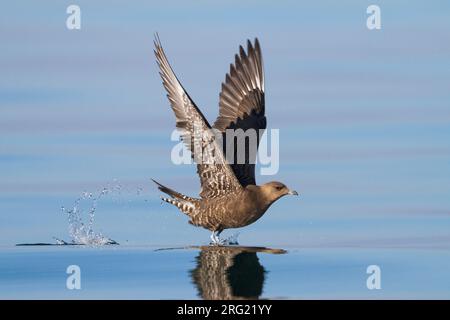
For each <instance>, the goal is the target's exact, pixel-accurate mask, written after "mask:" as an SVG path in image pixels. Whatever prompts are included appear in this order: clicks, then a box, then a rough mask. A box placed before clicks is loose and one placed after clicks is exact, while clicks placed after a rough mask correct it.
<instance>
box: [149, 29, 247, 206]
mask: <svg viewBox="0 0 450 320" xmlns="http://www.w3.org/2000/svg"><path fill="white" fill-rule="evenodd" d="M154 44H155V56H156V59H157V62H158V66H159V69H160V72H159V74H160V75H161V78H162V81H163V85H164V88H166V91H167V97H168V98H169V101H170V105H171V106H172V110H173V111H174V113H175V117H176V127H177V129H178V130H179V131H180V133H181V139H182V140H183V142H184V143H185V145H186V147H187V148H188V150H190V151H191V154H192V157H193V159H194V161H195V162H196V163H197V172H198V174H199V176H200V184H201V191H200V196H201V197H202V198H213V197H218V196H221V195H224V194H227V193H229V192H231V191H235V190H238V189H241V188H242V186H241V185H240V183H239V181H238V180H237V179H236V176H235V175H234V173H233V171H232V170H231V168H230V166H229V165H228V164H227V163H226V161H225V158H224V156H223V154H222V151H221V148H220V147H219V146H218V145H217V143H216V141H215V136H214V134H213V132H212V130H211V126H210V125H209V124H208V121H207V120H206V119H205V117H204V116H203V114H202V113H201V112H200V110H199V109H198V108H197V106H196V105H195V103H194V102H193V101H192V99H191V98H190V97H189V95H188V94H187V92H186V91H185V90H184V88H183V87H182V86H181V84H180V82H179V81H178V79H177V77H176V76H175V73H174V72H173V70H172V68H171V66H170V64H169V61H168V60H167V57H166V55H165V53H164V50H163V48H162V46H161V42H160V40H159V38H158V37H156V39H155V41H154Z"/></svg>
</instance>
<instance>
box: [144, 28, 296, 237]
mask: <svg viewBox="0 0 450 320" xmlns="http://www.w3.org/2000/svg"><path fill="white" fill-rule="evenodd" d="M154 46H155V49H154V54H155V57H156V62H157V65H158V67H159V74H160V76H161V79H162V83H163V87H164V88H165V90H166V92H167V98H168V100H169V103H170V106H171V108H172V110H173V112H174V114H175V118H176V128H177V130H178V131H179V133H180V137H181V140H182V141H183V143H184V145H185V146H186V148H187V149H188V150H189V151H190V152H191V158H192V159H193V160H194V162H196V163H197V173H198V175H199V177H200V185H201V190H200V194H199V196H200V197H190V196H187V195H184V194H182V193H180V192H177V191H175V190H173V189H171V188H168V187H166V186H164V185H162V184H161V183H159V182H157V181H156V180H154V179H152V181H153V182H154V183H156V185H157V187H158V189H159V190H160V191H162V192H163V193H165V194H167V195H168V197H167V196H161V199H162V200H163V201H165V202H167V203H169V204H172V205H174V206H176V207H177V208H178V209H179V211H181V212H182V213H184V214H186V215H187V216H188V217H189V223H190V224H192V225H194V226H197V227H203V228H205V229H208V230H210V231H211V237H210V238H211V244H213V245H221V244H223V243H224V241H223V240H221V239H220V234H221V232H222V231H223V230H225V229H234V228H242V227H245V226H248V225H250V224H252V223H254V222H255V221H257V220H258V219H259V218H261V217H262V216H263V215H264V213H265V212H266V211H267V209H268V208H269V207H270V206H271V205H272V204H273V203H274V202H275V201H277V200H278V199H280V198H281V197H283V196H286V195H298V193H297V192H296V191H295V190H291V189H289V188H288V187H287V186H286V185H285V184H284V183H281V182H278V181H271V182H268V183H264V184H262V185H257V184H256V180H255V164H254V163H255V160H256V154H255V152H253V153H252V152H250V151H251V150H255V149H256V150H257V148H258V145H259V141H260V135H257V138H256V141H255V140H253V141H251V139H250V138H249V139H244V141H245V149H244V153H245V154H244V155H243V156H244V161H242V157H241V154H240V152H242V148H241V149H239V148H238V147H236V146H235V147H234V149H232V150H230V151H231V154H230V152H229V154H228V156H227V148H226V143H224V142H226V139H227V137H229V136H228V133H229V132H230V130H231V132H237V131H239V130H241V132H244V133H246V132H249V131H251V130H254V131H257V132H259V133H262V132H264V130H265V129H266V127H267V119H266V116H265V98H264V68H263V59H262V53H261V47H260V44H259V41H258V38H255V39H254V43H252V42H251V41H250V40H247V51H245V50H244V48H243V46H242V45H241V46H239V53H238V54H236V55H235V59H234V60H235V61H234V63H231V64H230V71H229V72H228V73H227V74H226V76H225V81H224V82H223V83H222V87H221V92H220V95H219V115H218V117H217V119H216V120H215V122H214V124H213V125H212V126H211V125H210V124H209V122H208V121H207V119H206V118H205V116H204V115H203V114H202V112H201V111H200V109H199V108H198V107H197V105H196V104H195V103H194V101H193V100H192V99H191V97H190V96H189V94H188V93H187V92H186V90H185V89H184V87H183V86H182V85H181V83H180V81H179V80H178V78H177V76H176V75H175V73H174V71H173V69H172V67H171V65H170V64H169V61H168V59H167V56H166V54H165V52H164V49H163V47H162V44H161V40H160V38H159V36H158V34H156V35H155V40H154ZM220 138H222V140H223V141H222V142H223V143H222V145H221V143H220ZM229 139H230V138H229ZM233 139H235V138H233ZM255 144H256V146H255ZM239 157H241V161H235V160H236V159H238V158H239ZM230 159H231V160H233V161H230Z"/></svg>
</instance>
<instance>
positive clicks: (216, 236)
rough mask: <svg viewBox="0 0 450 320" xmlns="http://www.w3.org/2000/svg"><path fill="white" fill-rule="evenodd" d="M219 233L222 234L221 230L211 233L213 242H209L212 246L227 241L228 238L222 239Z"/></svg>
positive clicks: (220, 244)
mask: <svg viewBox="0 0 450 320" xmlns="http://www.w3.org/2000/svg"><path fill="white" fill-rule="evenodd" d="M219 235H220V232H218V231H213V233H212V234H211V242H210V243H209V244H210V245H212V246H222V245H224V244H225V243H226V240H224V239H220V237H219Z"/></svg>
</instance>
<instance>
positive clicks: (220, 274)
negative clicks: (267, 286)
mask: <svg viewBox="0 0 450 320" xmlns="http://www.w3.org/2000/svg"><path fill="white" fill-rule="evenodd" d="M197 248H198V249H200V253H199V255H198V256H197V257H196V263H197V266H196V268H195V269H193V270H191V272H190V273H191V277H192V281H193V282H194V284H195V286H196V287H197V290H198V295H199V296H200V297H201V298H202V299H206V300H230V299H259V297H260V296H261V294H262V292H263V287H264V281H265V277H266V270H265V269H264V267H263V266H262V265H261V263H260V261H259V259H258V256H257V253H258V252H262V253H272V254H282V253H286V251H285V250H282V249H268V248H260V247H233V246H203V247H197Z"/></svg>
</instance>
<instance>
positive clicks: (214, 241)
mask: <svg viewBox="0 0 450 320" xmlns="http://www.w3.org/2000/svg"><path fill="white" fill-rule="evenodd" d="M211 244H214V245H215V244H217V236H216V231H213V232H212V233H211Z"/></svg>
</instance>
